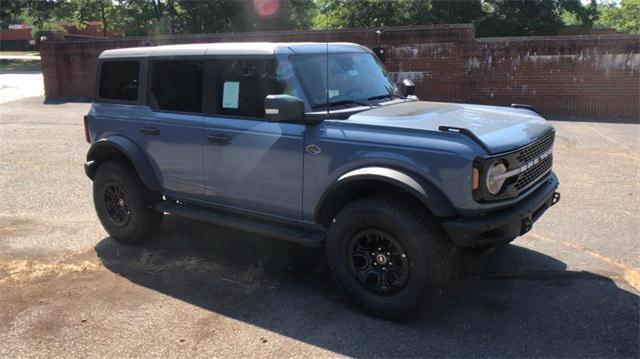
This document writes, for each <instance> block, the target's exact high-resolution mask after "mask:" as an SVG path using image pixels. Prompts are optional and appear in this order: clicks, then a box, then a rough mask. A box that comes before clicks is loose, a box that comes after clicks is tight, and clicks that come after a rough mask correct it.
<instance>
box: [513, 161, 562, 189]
mask: <svg viewBox="0 0 640 359" xmlns="http://www.w3.org/2000/svg"><path fill="white" fill-rule="evenodd" d="M552 163H553V156H549V157H546V158H545V159H543V160H542V161H540V162H538V163H537V164H535V165H534V166H533V167H531V168H529V169H528V170H526V171H525V172H523V173H521V174H520V175H518V179H517V180H516V183H515V187H516V189H517V190H518V191H522V190H523V189H525V188H527V187H529V185H531V184H533V182H535V181H536V180H537V179H538V178H540V176H542V175H544V174H545V173H547V172H548V171H549V170H550V169H551V165H552Z"/></svg>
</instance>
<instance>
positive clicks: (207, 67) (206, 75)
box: [145, 56, 213, 116]
mask: <svg viewBox="0 0 640 359" xmlns="http://www.w3.org/2000/svg"><path fill="white" fill-rule="evenodd" d="M167 61H175V62H179V61H183V62H201V63H202V65H203V72H202V89H201V92H202V98H201V99H200V101H201V102H200V112H191V111H176V110H163V109H161V108H157V107H154V106H152V104H151V88H152V86H153V83H152V82H153V76H152V74H153V65H154V63H155V62H167ZM148 62H149V64H148V66H147V71H146V77H147V78H148V79H149V80H148V81H147V87H146V90H145V95H146V99H145V100H146V101H145V105H146V106H148V107H149V109H150V110H151V111H153V112H158V113H176V114H184V115H197V116H203V115H205V114H206V112H205V110H206V108H207V106H206V101H205V100H206V99H207V92H208V89H207V81H209V80H208V79H210V78H211V75H212V71H213V68H212V65H211V64H210V61H208V59H207V58H205V57H203V56H158V57H151V58H149V61H148Z"/></svg>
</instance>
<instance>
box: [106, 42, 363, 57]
mask: <svg viewBox="0 0 640 359" xmlns="http://www.w3.org/2000/svg"><path fill="white" fill-rule="evenodd" d="M328 44H329V46H328V49H329V52H342V51H345V50H349V51H356V52H361V51H369V50H368V49H367V48H366V47H364V46H361V45H358V44H354V43H349V42H330V43H328ZM279 49H282V50H285V51H287V52H289V53H292V54H294V53H298V52H301V53H324V52H325V51H327V43H326V42H217V43H208V44H181V45H163V46H148V47H129V48H124V49H113V50H106V51H103V52H102V53H101V54H100V57H99V58H100V59H108V58H130V57H159V56H199V55H273V54H274V53H275V52H276V50H279Z"/></svg>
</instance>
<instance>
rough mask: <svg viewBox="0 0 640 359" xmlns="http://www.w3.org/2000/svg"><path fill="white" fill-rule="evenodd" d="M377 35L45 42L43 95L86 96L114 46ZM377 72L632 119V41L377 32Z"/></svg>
mask: <svg viewBox="0 0 640 359" xmlns="http://www.w3.org/2000/svg"><path fill="white" fill-rule="evenodd" d="M376 38H377V36H376V34H375V30H372V29H354V30H340V31H307V32H288V31H284V32H269V33H237V34H200V35H178V36H159V37H137V38H112V39H104V40H91V41H73V42H43V43H42V44H41V46H40V50H41V55H42V67H43V72H44V79H45V94H46V96H48V97H85V98H88V97H91V95H92V93H93V81H94V78H95V68H96V58H97V57H98V55H99V54H100V53H101V52H102V51H104V50H106V49H112V48H121V47H131V46H146V45H161V44H174V43H197V42H222V41H241V42H244V41H320V42H324V41H348V42H356V43H360V44H363V45H365V46H368V47H373V46H374V45H375V44H376ZM380 45H381V46H382V47H383V48H384V49H385V53H386V57H385V65H386V67H387V69H388V70H389V71H390V72H391V73H392V75H393V76H394V78H395V79H397V80H398V81H400V80H402V79H404V78H409V79H412V80H413V81H414V82H415V83H416V86H417V94H418V96H419V97H420V98H421V99H424V100H432V101H452V102H469V103H482V104H496V105H509V104H511V103H525V104H531V105H534V106H536V107H538V108H539V109H540V110H541V111H542V112H543V113H545V114H570V115H589V116H617V117H639V114H640V37H637V36H630V35H587V36H556V37H521V38H486V39H474V29H473V27H472V26H471V25H438V26H419V27H396V28H387V29H383V32H382V35H381V36H380Z"/></svg>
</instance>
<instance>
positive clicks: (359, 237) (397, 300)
mask: <svg viewBox="0 0 640 359" xmlns="http://www.w3.org/2000/svg"><path fill="white" fill-rule="evenodd" d="M454 254H455V249H454V247H453V245H452V243H451V241H450V240H449V238H448V237H447V236H446V234H445V233H444V232H443V230H442V228H441V227H440V224H439V223H438V221H437V220H436V219H435V218H434V217H433V216H431V214H429V213H428V212H427V210H426V209H425V208H424V207H422V206H420V205H418V204H417V203H414V201H412V200H411V199H406V198H401V197H392V196H388V195H378V196H371V197H364V198H360V199H357V200H355V201H354V202H352V203H350V204H348V205H346V206H345V207H344V208H343V209H342V210H341V211H340V212H339V213H338V214H337V215H336V217H335V220H334V223H333V224H332V225H331V227H330V228H329V232H328V236H327V257H328V263H329V268H330V269H331V273H332V275H333V276H334V278H335V279H336V281H337V282H338V284H339V285H340V286H341V287H342V288H343V289H344V290H345V291H346V293H347V294H348V296H349V297H350V298H351V299H352V300H354V301H355V302H356V303H357V304H359V305H360V306H361V307H362V309H364V310H365V311H367V312H369V313H371V314H374V315H377V316H381V317H385V318H400V317H403V316H405V315H406V314H408V313H410V312H411V311H412V310H413V309H414V308H415V307H416V306H417V305H418V304H419V303H421V302H422V301H423V300H424V299H425V297H427V296H430V295H431V296H435V295H438V294H440V293H441V292H442V291H443V290H444V289H445V288H446V285H447V284H448V283H449V282H450V281H451V278H452V276H453V273H454V268H453V267H454V260H453V259H454Z"/></svg>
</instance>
